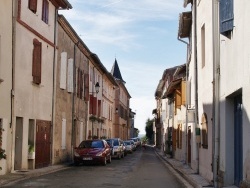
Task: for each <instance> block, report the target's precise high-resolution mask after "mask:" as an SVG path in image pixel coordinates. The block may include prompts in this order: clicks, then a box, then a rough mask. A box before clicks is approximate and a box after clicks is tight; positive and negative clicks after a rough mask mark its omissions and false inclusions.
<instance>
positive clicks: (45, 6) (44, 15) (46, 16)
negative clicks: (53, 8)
mask: <svg viewBox="0 0 250 188" xmlns="http://www.w3.org/2000/svg"><path fill="white" fill-rule="evenodd" d="M42 20H43V21H44V22H45V23H46V24H48V23H49V2H48V1H47V0H43V10H42Z"/></svg>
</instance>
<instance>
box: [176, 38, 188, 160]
mask: <svg viewBox="0 0 250 188" xmlns="http://www.w3.org/2000/svg"><path fill="white" fill-rule="evenodd" d="M177 39H178V40H179V41H181V42H183V43H184V44H186V45H187V57H186V91H188V88H187V87H188V84H187V82H188V52H189V43H188V42H186V41H184V40H182V39H180V37H179V36H178V37H177ZM187 101H188V95H187V94H186V117H185V118H186V120H185V121H186V126H185V136H186V147H185V151H184V155H185V163H186V164H188V153H187V150H188V149H187V148H188V131H187V130H188V104H187Z"/></svg>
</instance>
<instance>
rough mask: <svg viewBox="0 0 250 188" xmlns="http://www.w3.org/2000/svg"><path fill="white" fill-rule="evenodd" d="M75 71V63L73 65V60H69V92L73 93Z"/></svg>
mask: <svg viewBox="0 0 250 188" xmlns="http://www.w3.org/2000/svg"><path fill="white" fill-rule="evenodd" d="M73 70H74V63H73V59H72V58H70V59H69V60H68V77H67V79H68V81H67V88H68V92H69V93H72V92H73V85H74V84H73V80H74V76H73V74H74V73H73Z"/></svg>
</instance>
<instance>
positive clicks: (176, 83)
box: [162, 78, 182, 99]
mask: <svg viewBox="0 0 250 188" xmlns="http://www.w3.org/2000/svg"><path fill="white" fill-rule="evenodd" d="M181 81H182V78H179V79H176V80H173V81H172V82H171V83H170V84H169V86H168V88H167V91H166V92H165V93H164V95H163V96H162V99H166V98H168V97H170V96H171V94H172V93H173V92H174V91H175V90H176V89H177V88H178V87H179V84H180V83H181Z"/></svg>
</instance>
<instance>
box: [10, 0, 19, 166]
mask: <svg viewBox="0 0 250 188" xmlns="http://www.w3.org/2000/svg"><path fill="white" fill-rule="evenodd" d="M17 6H18V3H16V0H12V59H11V61H12V72H11V74H12V75H11V79H12V80H11V95H10V97H11V107H10V108H11V111H10V129H11V132H12V133H11V134H12V141H13V142H12V144H11V154H10V156H11V170H14V165H13V164H14V158H15V156H14V148H15V145H14V143H15V138H14V135H15V133H14V128H13V119H14V114H15V110H14V109H15V108H14V106H15V102H14V100H15V95H14V91H15V51H16V50H15V47H16V45H15V43H16V16H17V10H18V8H17ZM12 165H13V166H12Z"/></svg>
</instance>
